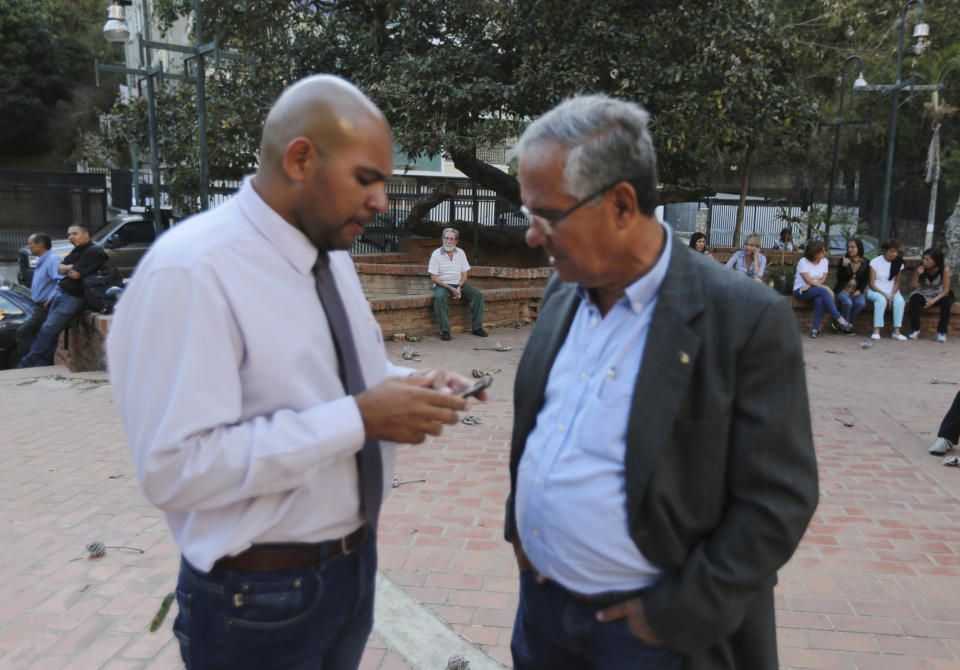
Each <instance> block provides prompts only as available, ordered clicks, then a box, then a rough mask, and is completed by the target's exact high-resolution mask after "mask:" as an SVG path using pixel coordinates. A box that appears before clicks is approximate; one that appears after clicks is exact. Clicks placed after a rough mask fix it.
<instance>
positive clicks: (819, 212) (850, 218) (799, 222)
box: [777, 205, 867, 249]
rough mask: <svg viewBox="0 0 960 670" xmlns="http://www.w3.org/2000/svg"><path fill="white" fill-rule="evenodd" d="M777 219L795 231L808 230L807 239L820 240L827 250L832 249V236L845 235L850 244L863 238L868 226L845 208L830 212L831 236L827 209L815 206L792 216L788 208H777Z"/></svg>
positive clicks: (834, 209) (852, 211)
mask: <svg viewBox="0 0 960 670" xmlns="http://www.w3.org/2000/svg"><path fill="white" fill-rule="evenodd" d="M777 218H778V219H780V220H781V221H783V223H784V225H787V226H790V228H792V229H793V230H797V229H800V230H806V236H805V239H807V240H813V239H819V240H821V241H823V243H824V244H825V245H827V248H828V249H829V248H830V235H838V234H839V235H843V237H844V239H845V240H846V241H847V242H849V241H850V240H852V239H854V238H856V237H862V236H863V234H864V233H865V232H866V230H867V226H866V224H865V223H864V222H863V221H862V220H861V219H860V217H858V216H857V215H856V213H855V212H854V210H852V209H848V208H845V207H834V208H833V211H832V212H830V231H829V232H830V235H828V234H827V208H826V207H821V206H820V205H813V206H812V207H810V209H808V210H807V211H806V212H801V213H800V214H792V213H790V211H789V210H787V208H786V207H784V206H783V205H779V206H778V207H777Z"/></svg>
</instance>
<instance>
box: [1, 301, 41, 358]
mask: <svg viewBox="0 0 960 670" xmlns="http://www.w3.org/2000/svg"><path fill="white" fill-rule="evenodd" d="M33 310H34V305H33V300H31V299H30V291H28V290H27V289H25V288H24V287H22V286H16V285H14V286H3V287H0V370H6V369H7V368H13V367H16V365H17V363H18V362H19V361H20V352H19V351H17V328H19V327H20V324H22V323H23V322H24V321H26V320H27V319H29V318H30V316H31V315H32V314H33Z"/></svg>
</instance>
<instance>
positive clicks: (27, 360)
mask: <svg viewBox="0 0 960 670" xmlns="http://www.w3.org/2000/svg"><path fill="white" fill-rule="evenodd" d="M81 307H83V296H80V297H79V298H78V297H75V296H72V295H66V294H65V293H58V294H57V296H56V297H55V298H54V299H53V301H52V302H51V303H50V311H49V312H47V318H46V319H45V320H44V322H43V325H42V326H40V330H39V331H38V332H37V336H36V338H35V339H34V340H33V344H32V345H31V346H30V351H29V352H27V355H26V356H24V357H23V358H21V359H20V364H19V365H18V366H17V367H20V368H32V367H36V366H38V365H53V355H54V354H56V353H57V342H58V341H59V339H60V333H62V332H63V331H65V330H66V329H67V326H69V325H70V319H72V318H73V317H74V315H75V314H76V313H77V312H79V311H80V308H81Z"/></svg>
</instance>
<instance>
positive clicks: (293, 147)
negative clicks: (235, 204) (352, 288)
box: [252, 75, 393, 251]
mask: <svg viewBox="0 0 960 670" xmlns="http://www.w3.org/2000/svg"><path fill="white" fill-rule="evenodd" d="M392 172H393V139H392V138H391V137H390V126H389V125H388V124H387V120H386V119H385V118H384V116H383V114H382V113H381V112H380V110H379V109H377V107H376V105H374V104H373V103H372V102H371V101H370V100H369V99H368V98H367V97H366V96H365V95H364V94H363V93H361V92H360V90H359V89H357V87H356V86H354V85H353V84H351V83H350V82H348V81H345V80H343V79H340V78H339V77H334V76H331V75H314V76H311V77H307V78H305V79H301V80H300V81H298V82H297V83H295V84H293V85H292V86H290V87H289V88H288V89H286V90H285V91H284V92H283V93H282V94H281V95H280V97H279V98H278V99H277V101H276V102H275V103H274V105H273V107H272V108H271V109H270V113H269V114H267V120H266V122H265V123H264V126H263V141H262V143H261V145H260V165H259V166H258V167H257V173H256V174H255V175H254V176H253V181H252V184H253V188H254V190H255V191H256V192H257V194H259V196H260V197H261V198H262V199H263V200H264V202H266V204H267V205H269V206H270V207H271V208H272V209H273V210H274V211H276V212H277V213H278V214H279V215H280V216H282V217H283V218H284V219H286V220H287V221H288V222H289V223H290V224H291V225H292V226H293V227H295V228H297V229H298V230H300V231H301V232H303V234H304V235H306V236H307V238H308V239H309V240H310V241H311V242H312V243H313V244H314V245H315V246H316V247H317V248H318V249H321V250H327V251H329V250H334V249H349V248H350V247H351V246H352V245H353V243H354V241H355V240H356V238H357V236H358V235H360V234H362V233H363V230H364V228H366V226H367V225H369V224H370V222H371V221H372V220H373V217H374V216H375V215H376V214H377V213H378V212H385V211H386V210H387V206H388V199H387V192H386V186H385V184H386V181H387V180H388V179H389V178H390V175H391V173H392Z"/></svg>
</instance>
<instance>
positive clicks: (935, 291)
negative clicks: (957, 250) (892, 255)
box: [908, 247, 953, 342]
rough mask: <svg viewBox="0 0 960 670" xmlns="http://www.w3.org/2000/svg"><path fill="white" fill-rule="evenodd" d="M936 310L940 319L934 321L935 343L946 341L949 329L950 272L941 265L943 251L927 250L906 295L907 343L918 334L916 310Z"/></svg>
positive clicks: (951, 296) (917, 311)
mask: <svg viewBox="0 0 960 670" xmlns="http://www.w3.org/2000/svg"><path fill="white" fill-rule="evenodd" d="M934 305H936V306H938V307H940V320H939V321H938V322H937V342H946V341H947V328H948V327H949V326H950V307H951V306H952V305H953V291H952V290H951V289H950V269H949V268H946V267H944V266H943V252H942V251H940V250H939V249H936V248H933V247H931V248H930V249H927V250H926V251H924V252H923V258H922V259H921V260H920V265H919V266H918V267H917V277H916V288H915V289H913V293H911V294H910V303H909V306H910V335H908V337H909V338H910V339H911V340H915V339H917V335H919V334H920V310H921V309H930V308H932V307H933V306H934Z"/></svg>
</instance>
